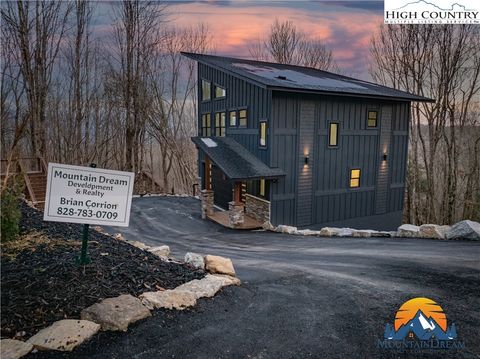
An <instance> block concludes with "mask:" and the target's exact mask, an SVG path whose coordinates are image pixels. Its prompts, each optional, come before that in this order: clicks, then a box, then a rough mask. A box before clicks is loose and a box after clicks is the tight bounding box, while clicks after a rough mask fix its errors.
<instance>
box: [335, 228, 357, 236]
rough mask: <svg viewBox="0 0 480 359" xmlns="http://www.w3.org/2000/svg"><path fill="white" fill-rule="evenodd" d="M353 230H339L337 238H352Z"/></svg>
mask: <svg viewBox="0 0 480 359" xmlns="http://www.w3.org/2000/svg"><path fill="white" fill-rule="evenodd" d="M353 232H354V230H353V229H351V228H340V230H339V231H338V234H337V236H339V237H353Z"/></svg>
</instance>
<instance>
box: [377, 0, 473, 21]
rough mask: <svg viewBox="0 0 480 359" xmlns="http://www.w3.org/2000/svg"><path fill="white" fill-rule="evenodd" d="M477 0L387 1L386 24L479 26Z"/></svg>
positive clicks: (385, 10)
mask: <svg viewBox="0 0 480 359" xmlns="http://www.w3.org/2000/svg"><path fill="white" fill-rule="evenodd" d="M479 4H480V2H479V1H477V0H460V2H451V0H429V1H426V0H416V1H415V0H413V1H412V0H410V1H409V0H385V9H384V21H385V24H479V23H480V5H479Z"/></svg>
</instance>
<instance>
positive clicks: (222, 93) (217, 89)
mask: <svg viewBox="0 0 480 359" xmlns="http://www.w3.org/2000/svg"><path fill="white" fill-rule="evenodd" d="M225 96H227V91H226V90H225V89H224V88H223V87H220V86H215V98H222V97H225Z"/></svg>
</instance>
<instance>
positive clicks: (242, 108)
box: [237, 107, 249, 128]
mask: <svg viewBox="0 0 480 359" xmlns="http://www.w3.org/2000/svg"><path fill="white" fill-rule="evenodd" d="M241 111H246V112H247V117H246V119H247V124H246V125H245V126H242V125H240V112H241ZM248 112H249V111H248V107H239V108H238V110H237V114H238V117H237V121H238V125H237V127H238V128H248Z"/></svg>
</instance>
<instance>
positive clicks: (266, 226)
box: [262, 221, 275, 231]
mask: <svg viewBox="0 0 480 359" xmlns="http://www.w3.org/2000/svg"><path fill="white" fill-rule="evenodd" d="M262 228H263V229H264V230H266V231H275V227H274V226H273V224H271V223H270V221H265V222H263V225H262Z"/></svg>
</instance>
